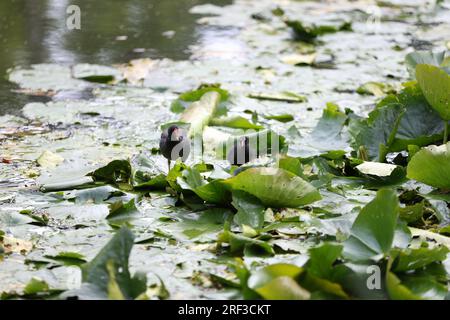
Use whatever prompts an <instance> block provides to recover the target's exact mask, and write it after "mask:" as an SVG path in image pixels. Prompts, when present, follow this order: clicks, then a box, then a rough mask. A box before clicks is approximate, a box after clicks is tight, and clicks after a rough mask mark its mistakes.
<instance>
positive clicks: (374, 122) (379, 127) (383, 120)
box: [349, 104, 405, 162]
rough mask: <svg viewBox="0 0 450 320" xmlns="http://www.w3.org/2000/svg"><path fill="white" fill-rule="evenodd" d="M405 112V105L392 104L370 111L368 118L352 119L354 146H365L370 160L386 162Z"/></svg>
mask: <svg viewBox="0 0 450 320" xmlns="http://www.w3.org/2000/svg"><path fill="white" fill-rule="evenodd" d="M404 112H405V109H404V107H403V106H401V105H399V104H390V105H387V106H383V107H380V108H376V109H375V110H373V111H372V112H371V113H369V118H367V119H363V120H352V121H350V127H349V132H350V134H351V136H352V138H353V142H352V145H353V147H354V148H355V149H356V150H358V148H361V147H364V148H365V149H366V150H367V154H368V157H369V160H374V159H377V160H378V161H379V162H384V160H385V157H386V154H387V152H388V150H389V147H390V146H391V144H392V143H393V141H394V139H395V135H396V134H397V129H398V126H399V124H400V120H401V118H402V116H403V113H404Z"/></svg>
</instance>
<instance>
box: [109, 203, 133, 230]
mask: <svg viewBox="0 0 450 320" xmlns="http://www.w3.org/2000/svg"><path fill="white" fill-rule="evenodd" d="M134 202H135V200H134V199H131V200H130V201H129V202H127V203H123V202H122V201H117V202H115V203H113V204H110V205H109V214H108V216H107V217H106V219H108V221H109V223H111V224H113V225H115V226H117V225H121V224H123V223H126V222H127V221H129V220H130V219H133V218H134V217H135V215H136V214H137V213H139V211H138V209H137V208H136V205H135V203H134Z"/></svg>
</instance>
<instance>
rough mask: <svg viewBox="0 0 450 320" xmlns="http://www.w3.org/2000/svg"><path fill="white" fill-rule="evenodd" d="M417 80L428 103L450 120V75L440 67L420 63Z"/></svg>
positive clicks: (445, 118) (417, 69) (442, 116)
mask: <svg viewBox="0 0 450 320" xmlns="http://www.w3.org/2000/svg"><path fill="white" fill-rule="evenodd" d="M416 78H417V82H418V83H419V85H420V89H422V92H423V95H424V96H425V98H426V99H427V101H428V103H429V104H430V105H431V106H432V107H433V109H434V110H436V111H437V112H438V113H439V115H440V116H441V118H442V119H444V120H446V121H449V120H450V75H449V74H447V73H446V72H445V71H443V70H441V69H439V68H438V67H435V66H431V65H427V64H419V65H417V67H416Z"/></svg>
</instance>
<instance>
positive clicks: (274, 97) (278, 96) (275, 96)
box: [248, 91, 307, 103]
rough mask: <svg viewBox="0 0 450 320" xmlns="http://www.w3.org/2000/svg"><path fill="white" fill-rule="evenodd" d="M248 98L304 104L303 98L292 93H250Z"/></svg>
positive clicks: (304, 99)
mask: <svg viewBox="0 0 450 320" xmlns="http://www.w3.org/2000/svg"><path fill="white" fill-rule="evenodd" d="M248 97H249V98H252V99H258V100H269V101H284V102H292V103H301V102H306V101H307V99H306V97H305V96H301V95H298V94H296V93H293V92H288V91H284V92H280V93H251V94H249V95H248Z"/></svg>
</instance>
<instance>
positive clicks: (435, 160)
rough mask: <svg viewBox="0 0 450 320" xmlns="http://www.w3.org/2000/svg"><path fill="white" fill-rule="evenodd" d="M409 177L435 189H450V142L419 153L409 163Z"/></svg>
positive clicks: (427, 148) (424, 149)
mask: <svg viewBox="0 0 450 320" xmlns="http://www.w3.org/2000/svg"><path fill="white" fill-rule="evenodd" d="M407 176H408V178H410V179H415V180H417V181H420V182H423V183H425V184H428V185H430V186H433V187H435V188H441V189H450V142H449V143H447V144H445V145H441V146H429V147H426V148H423V149H422V150H420V151H419V152H417V153H416V154H415V155H414V156H413V157H412V159H411V161H410V162H409V163H408V167H407Z"/></svg>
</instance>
